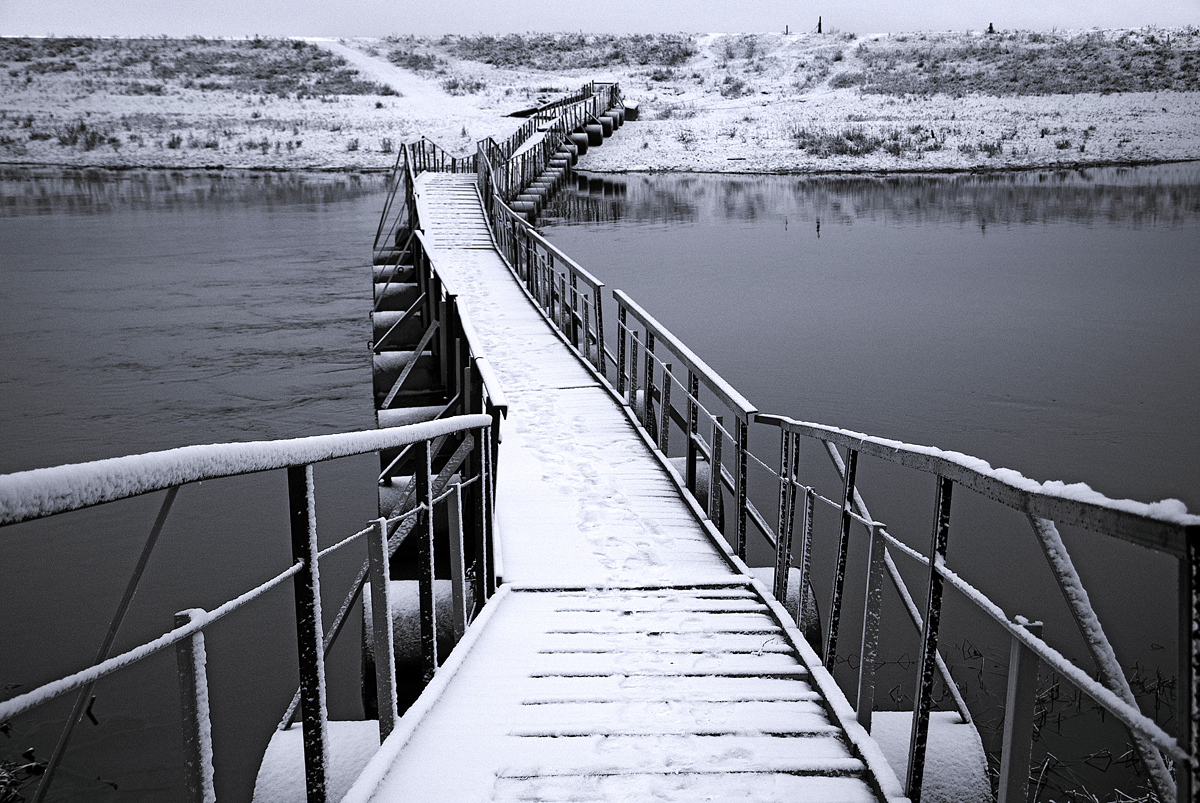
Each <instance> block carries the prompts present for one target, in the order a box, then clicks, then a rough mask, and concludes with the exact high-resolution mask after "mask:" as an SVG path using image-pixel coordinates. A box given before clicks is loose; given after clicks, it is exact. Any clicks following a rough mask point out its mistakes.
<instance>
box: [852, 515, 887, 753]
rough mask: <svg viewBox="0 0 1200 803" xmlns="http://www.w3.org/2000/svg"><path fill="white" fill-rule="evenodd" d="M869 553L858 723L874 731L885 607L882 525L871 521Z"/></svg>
mask: <svg viewBox="0 0 1200 803" xmlns="http://www.w3.org/2000/svg"><path fill="white" fill-rule="evenodd" d="M868 549H869V550H870V552H869V554H868V555H867V586H866V594H865V598H864V600H863V626H862V642H861V648H860V649H859V653H858V654H859V656H860V658H859V663H858V696H857V697H855V705H857V706H858V724H859V725H862V726H863V728H865V729H866V730H867V732H868V733H870V732H871V712H872V711H873V710H874V709H875V663H876V660H877V657H878V655H879V617H880V614H881V613H882V608H883V549H884V543H883V525H882V524H880V523H879V522H873V523H872V524H871V543H870V545H869V546H868Z"/></svg>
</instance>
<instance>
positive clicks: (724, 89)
mask: <svg viewBox="0 0 1200 803" xmlns="http://www.w3.org/2000/svg"><path fill="white" fill-rule="evenodd" d="M753 91H754V90H753V89H751V88H750V87H748V86H746V82H745V81H743V80H742V79H741V78H735V77H734V76H732V75H726V76H725V80H724V81H722V82H721V97H725V98H740V97H741V96H742V95H748V94H750V93H751V92H753Z"/></svg>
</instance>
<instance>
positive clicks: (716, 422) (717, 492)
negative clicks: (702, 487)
mask: <svg viewBox="0 0 1200 803" xmlns="http://www.w3.org/2000/svg"><path fill="white" fill-rule="evenodd" d="M692 416H693V417H692V432H693V434H692V435H691V436H689V437H688V446H689V447H690V448H691V449H692V450H693V453H692V460H691V465H690V469H691V472H692V482H693V483H695V481H696V460H695V455H694V451H695V450H696V444H695V443H694V442H693V441H692V438H693V437H695V434H694V433H695V431H696V419H695V410H694V409H693V410H692ZM724 423H725V419H724V417H723V416H717V417H716V418H714V419H713V428H712V460H711V461H710V462H709V464H708V520H709V521H711V522H712V523H713V525H714V526H715V527H716V528H717V529H718V530H720V531H721V534H722V535H723V534H724V533H725V508H724V506H723V505H722V504H721V501H722V499H723V498H724V493H725V491H724V488H723V487H722V485H721V445H722V444H723V443H724V442H725V429H724ZM693 493H695V491H693Z"/></svg>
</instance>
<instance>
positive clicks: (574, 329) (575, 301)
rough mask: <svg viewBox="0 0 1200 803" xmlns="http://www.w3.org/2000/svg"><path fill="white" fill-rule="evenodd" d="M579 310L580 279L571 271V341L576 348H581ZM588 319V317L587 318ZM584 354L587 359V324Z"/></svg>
mask: <svg viewBox="0 0 1200 803" xmlns="http://www.w3.org/2000/svg"><path fill="white" fill-rule="evenodd" d="M578 312H579V279H578V278H577V277H576V276H575V272H574V271H572V272H571V342H572V343H574V344H575V348H579V319H578V316H577V314H576V313H578ZM585 320H586V319H585ZM583 353H584V354H583V356H584V359H587V328H586V326H585V328H584V332H583Z"/></svg>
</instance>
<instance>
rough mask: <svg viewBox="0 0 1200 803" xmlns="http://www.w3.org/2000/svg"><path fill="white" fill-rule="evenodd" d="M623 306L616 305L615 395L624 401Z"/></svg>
mask: <svg viewBox="0 0 1200 803" xmlns="http://www.w3.org/2000/svg"><path fill="white" fill-rule="evenodd" d="M625 319H626V311H625V306H624V305H623V304H621V303H619V302H618V304H617V395H618V396H620V397H621V399H622V400H624V399H625V338H626V337H628V335H629V331H628V327H627V326H626V320H625Z"/></svg>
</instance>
